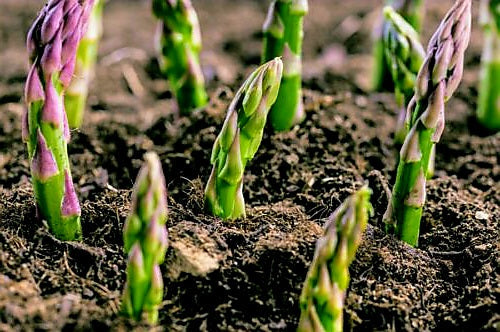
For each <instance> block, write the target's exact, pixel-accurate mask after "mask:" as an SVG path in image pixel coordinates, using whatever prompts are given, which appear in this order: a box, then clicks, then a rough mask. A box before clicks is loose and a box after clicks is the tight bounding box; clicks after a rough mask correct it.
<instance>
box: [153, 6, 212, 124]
mask: <svg viewBox="0 0 500 332" xmlns="http://www.w3.org/2000/svg"><path fill="white" fill-rule="evenodd" d="M153 13H154V15H155V16H156V17H157V18H158V19H159V20H160V24H159V26H158V33H157V39H158V40H157V48H158V50H159V53H160V57H159V61H160V66H161V69H162V71H163V72H164V73H165V75H166V76H167V78H168V80H169V82H170V85H171V87H172V90H173V92H174V95H175V97H176V98H177V104H178V105H179V111H180V113H181V114H189V113H190V112H191V111H193V110H194V109H198V108H200V107H203V106H205V105H206V103H207V101H208V97H207V94H206V92H205V79H204V78H203V72H202V69H201V65H200V59H199V56H200V51H201V32H200V26H199V23H198V16H197V15H196V11H195V10H194V7H193V5H192V4H191V0H153Z"/></svg>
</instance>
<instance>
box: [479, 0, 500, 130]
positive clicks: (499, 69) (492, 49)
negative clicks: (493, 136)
mask: <svg viewBox="0 0 500 332" xmlns="http://www.w3.org/2000/svg"><path fill="white" fill-rule="evenodd" d="M480 10H481V24H482V26H483V29H484V34H485V40H484V50H483V57H482V59H481V60H482V68H481V80H480V83H479V99H478V105H477V107H478V108H477V117H478V119H479V122H480V123H481V124H482V125H483V126H484V127H486V128H489V129H491V130H495V131H499V130H500V0H481V8H480Z"/></svg>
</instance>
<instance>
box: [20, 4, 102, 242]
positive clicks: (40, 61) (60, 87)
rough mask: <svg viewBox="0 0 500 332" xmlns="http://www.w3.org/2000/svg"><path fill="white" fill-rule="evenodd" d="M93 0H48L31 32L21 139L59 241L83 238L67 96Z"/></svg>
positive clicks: (42, 211) (42, 209)
mask: <svg viewBox="0 0 500 332" xmlns="http://www.w3.org/2000/svg"><path fill="white" fill-rule="evenodd" d="M93 3H94V1H93V0H82V1H75V0H49V2H48V3H47V4H46V5H45V7H44V8H43V9H42V10H41V12H40V13H39V15H38V17H37V19H36V20H35V22H34V23H33V25H32V27H31V29H30V30H29V32H28V36H27V48H28V53H29V56H30V62H31V69H30V71H29V74H28V78H27V80H26V87H25V99H26V103H27V105H28V108H27V110H26V112H25V113H24V115H23V119H22V138H23V141H24V142H26V144H27V147H28V156H29V160H30V165H31V177H32V181H33V189H34V192H35V197H36V202H37V210H38V213H39V216H40V217H41V218H43V219H45V220H46V221H47V223H48V225H49V228H50V231H51V232H52V233H53V234H54V235H55V236H56V237H57V238H59V239H61V240H78V239H80V238H81V234H82V231H81V226H80V205H79V203H78V198H77V196H76V192H75V189H74V188H73V181H72V179H71V171H70V166H69V160H68V153H67V143H68V141H69V139H70V133H69V129H68V121H67V118H66V113H65V111H64V103H63V94H64V90H65V89H66V88H67V87H68V85H69V83H70V81H71V77H72V75H73V69H74V65H75V57H76V49H77V46H78V42H79V41H80V38H81V37H82V35H83V32H82V31H84V30H85V28H86V24H87V21H88V16H89V14H90V11H91V9H92V6H93Z"/></svg>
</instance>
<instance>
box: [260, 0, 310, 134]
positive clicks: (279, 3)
mask: <svg viewBox="0 0 500 332" xmlns="http://www.w3.org/2000/svg"><path fill="white" fill-rule="evenodd" d="M307 11H308V4H307V0H273V1H272V2H271V5H270V6H269V12H268V14H267V18H266V21H265V22H264V27H263V31H264V49H263V54H262V62H263V63H264V62H267V61H270V60H272V59H274V58H275V57H279V56H281V57H282V59H283V77H282V82H281V87H280V91H279V93H278V97H277V99H276V102H275V103H274V105H273V107H272V108H271V111H270V113H269V117H270V121H271V125H272V126H273V128H274V129H275V130H278V131H284V130H289V129H290V128H291V127H292V126H294V125H296V124H298V123H300V122H302V120H303V119H304V117H305V113H304V105H303V102H302V38H303V36H304V31H303V20H304V15H306V13H307Z"/></svg>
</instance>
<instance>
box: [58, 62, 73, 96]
mask: <svg viewBox="0 0 500 332" xmlns="http://www.w3.org/2000/svg"><path fill="white" fill-rule="evenodd" d="M75 64H76V57H73V58H71V59H69V60H68V62H66V63H65V64H64V66H63V68H62V69H61V74H60V75H59V81H60V82H61V84H62V85H63V87H64V88H65V89H66V88H67V87H68V86H69V84H70V83H71V80H72V79H73V73H74V72H75Z"/></svg>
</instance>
